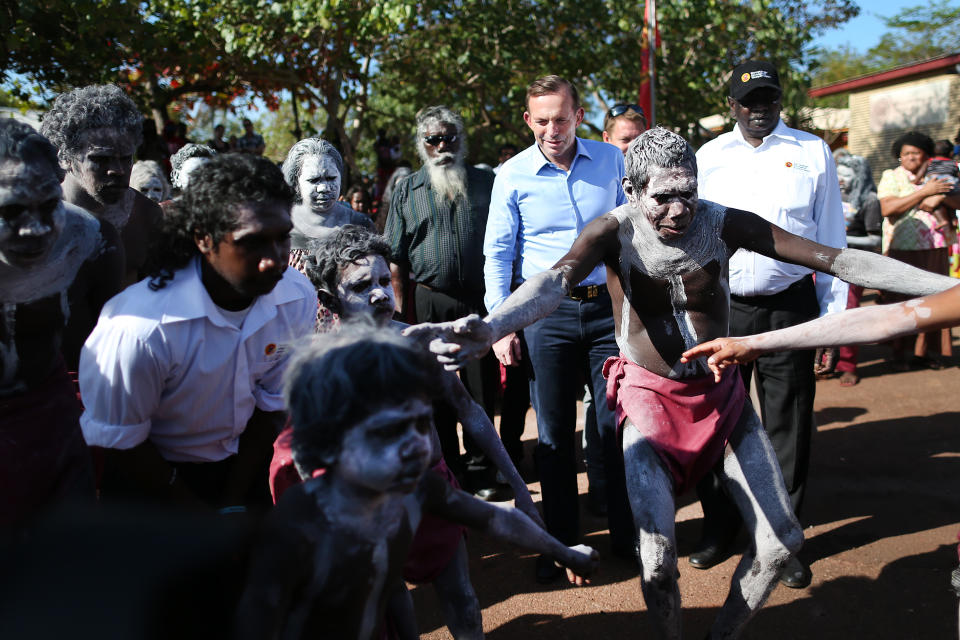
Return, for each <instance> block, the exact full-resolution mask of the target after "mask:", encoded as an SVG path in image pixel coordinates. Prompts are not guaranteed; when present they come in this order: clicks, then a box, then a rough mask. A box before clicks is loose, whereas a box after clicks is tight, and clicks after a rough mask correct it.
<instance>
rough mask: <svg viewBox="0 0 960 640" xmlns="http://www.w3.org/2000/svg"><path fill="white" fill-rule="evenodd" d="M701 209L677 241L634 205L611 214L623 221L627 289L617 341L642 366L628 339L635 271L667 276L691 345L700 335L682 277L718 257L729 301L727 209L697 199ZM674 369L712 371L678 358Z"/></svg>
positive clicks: (622, 266) (681, 372) (679, 321)
mask: <svg viewBox="0 0 960 640" xmlns="http://www.w3.org/2000/svg"><path fill="white" fill-rule="evenodd" d="M697 209H698V210H697V213H696V215H695V216H694V217H693V221H692V222H691V223H690V227H689V228H688V229H687V231H686V233H684V235H683V236H681V237H680V238H678V239H677V240H672V241H665V240H663V239H662V238H661V237H660V236H659V235H658V234H657V233H656V231H655V230H654V229H653V227H652V226H651V225H650V224H649V222H648V221H647V219H646V217H645V216H644V215H643V214H642V213H641V212H640V211H638V210H637V209H636V208H635V207H633V206H631V205H623V206H621V207H618V208H617V209H615V210H614V211H613V212H612V215H613V216H614V217H615V218H616V219H617V221H618V222H620V230H619V239H620V273H621V275H622V282H623V290H624V291H623V292H624V298H623V308H622V309H621V312H620V327H619V331H618V332H617V344H618V345H619V347H620V350H621V351H622V352H623V353H624V354H625V355H626V356H627V357H628V358H630V360H632V361H633V362H635V363H636V364H639V365H640V366H644V363H643V362H642V361H641V359H639V358H638V357H637V354H636V353H635V352H634V351H633V350H632V349H631V348H630V343H629V340H628V336H630V335H633V334H634V333H635V332H634V328H633V327H631V326H630V320H631V313H630V300H632V299H633V292H632V290H631V283H630V271H631V270H632V269H636V270H637V271H639V272H641V273H643V274H646V275H648V276H649V277H651V278H657V279H660V280H667V281H668V282H669V283H670V284H669V287H670V299H671V302H672V304H673V316H674V319H675V321H676V323H677V326H678V327H679V329H680V333H681V335H682V336H683V340H684V345H685V346H686V348H687V349H690V348H693V347H694V346H696V344H697V341H698V337H697V333H696V330H695V329H694V327H693V321H692V320H691V318H690V315H689V313H687V308H686V302H687V296H686V290H685V289H684V286H683V279H682V276H683V275H684V274H687V273H690V272H692V271H695V270H697V269H701V268H703V267H704V266H705V265H707V264H709V263H710V262H713V261H717V262H718V263H719V264H720V265H721V267H722V268H723V270H724V275H723V277H722V278H721V281H722V285H723V289H724V294H725V295H726V298H727V302H728V304H729V300H730V288H729V285H728V279H727V275H726V271H727V261H728V258H729V254H730V251H729V248H728V247H727V245H726V243H724V242H723V240H722V239H721V237H720V233H721V231H722V229H723V223H724V220H725V218H726V208H724V207H721V206H720V205H717V204H715V203H712V202H706V201H704V202H699V203H698V207H697ZM666 330H667V331H668V332H669V331H671V330H672V326H667V327H666ZM672 369H673V374H674V375H675V376H676V377H686V376H690V375H699V374H703V373H707V372H708V369H707V367H706V364H705V363H704V361H703V359H700V360H697V361H694V362H691V363H686V364H684V363H681V362H680V361H679V360H678V361H677V362H675V363H673V365H672ZM671 377H673V376H671Z"/></svg>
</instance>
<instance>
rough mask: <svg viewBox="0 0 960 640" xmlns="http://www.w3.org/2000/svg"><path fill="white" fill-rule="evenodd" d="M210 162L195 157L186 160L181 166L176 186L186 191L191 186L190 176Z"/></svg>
mask: <svg viewBox="0 0 960 640" xmlns="http://www.w3.org/2000/svg"><path fill="white" fill-rule="evenodd" d="M208 162H210V158H197V157H193V158H187V159H186V160H184V162H183V164H182V165H180V173H179V174H177V184H175V185H174V186H175V187H176V188H177V189H180V190H181V191H183V190H184V189H186V188H187V185H188V184H190V174H192V173H193V172H194V171H196V170H197V169H199V168H200V167H201V166H203V165H205V164H206V163H208Z"/></svg>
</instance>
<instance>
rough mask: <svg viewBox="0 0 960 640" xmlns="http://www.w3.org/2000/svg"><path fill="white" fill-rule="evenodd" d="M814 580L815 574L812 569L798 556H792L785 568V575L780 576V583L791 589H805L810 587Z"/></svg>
mask: <svg viewBox="0 0 960 640" xmlns="http://www.w3.org/2000/svg"><path fill="white" fill-rule="evenodd" d="M811 580H813V572H812V571H810V567H808V566H807V565H805V564H804V563H802V562H800V560H798V559H797V557H796V556H791V557H790V559H789V560H787V564H785V565H784V567H783V573H781V574H780V582H781V583H782V584H783V586H785V587H790V588H791V589H804V588H806V587H809V586H810V581H811Z"/></svg>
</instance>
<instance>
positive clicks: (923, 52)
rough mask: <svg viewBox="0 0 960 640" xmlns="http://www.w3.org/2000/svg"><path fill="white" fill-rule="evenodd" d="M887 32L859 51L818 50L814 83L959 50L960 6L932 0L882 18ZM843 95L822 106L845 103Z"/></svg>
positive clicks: (847, 47)
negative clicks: (874, 42) (863, 50)
mask: <svg viewBox="0 0 960 640" xmlns="http://www.w3.org/2000/svg"><path fill="white" fill-rule="evenodd" d="M883 21H884V23H885V25H886V27H887V31H886V32H885V33H883V34H882V35H881V36H880V39H879V41H878V42H877V44H875V45H874V46H872V47H870V48H869V49H867V50H866V52H860V51H858V50H857V49H855V48H854V47H853V46H851V45H850V44H847V45H844V46H841V47H836V48H831V49H826V50H824V51H820V52H818V54H817V55H816V57H815V60H814V73H813V86H815V87H822V86H824V85H828V84H831V83H834V82H839V81H841V80H847V79H849V78H854V77H857V76H861V75H865V74H868V73H873V72H875V71H882V70H884V69H889V68H892V67H897V66H900V65H904V64H909V63H911V62H916V61H918V60H924V59H926V58H933V57H935V56H939V55H942V54H945V53H950V52H953V51H957V50H960V44H958V43H960V5H958V4H957V3H956V2H955V1H953V0H931V2H928V3H926V4H922V5H916V6H913V7H907V8H905V9H902V10H901V11H899V12H898V13H897V14H895V15H893V16H890V17H887V18H884V19H883ZM846 100H847V99H846V96H829V97H827V98H823V99H821V100H820V101H819V104H822V105H824V106H846Z"/></svg>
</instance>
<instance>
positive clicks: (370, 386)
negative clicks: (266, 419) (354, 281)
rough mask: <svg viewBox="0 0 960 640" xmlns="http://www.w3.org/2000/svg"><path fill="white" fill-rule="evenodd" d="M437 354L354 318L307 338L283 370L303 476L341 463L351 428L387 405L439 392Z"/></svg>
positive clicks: (295, 451)
mask: <svg viewBox="0 0 960 640" xmlns="http://www.w3.org/2000/svg"><path fill="white" fill-rule="evenodd" d="M441 373H442V371H441V369H440V365H439V364H438V363H437V360H436V359H435V358H434V357H433V356H432V354H431V353H430V352H429V351H428V350H426V349H423V348H421V347H420V346H419V345H418V344H417V343H416V342H415V341H413V340H411V339H409V338H404V337H403V336H401V335H399V334H398V333H396V332H395V331H391V330H384V329H376V328H374V327H370V326H361V325H354V326H351V328H350V330H349V331H339V332H332V333H326V334H321V335H318V336H314V337H313V338H312V339H311V340H310V341H309V342H308V343H307V344H305V345H300V346H298V348H297V349H296V350H295V355H294V357H293V359H292V360H291V362H290V365H289V367H288V369H287V372H286V375H285V377H284V397H285V399H286V405H287V407H288V408H289V411H290V421H291V423H292V424H293V439H292V449H293V461H294V463H295V464H296V466H297V471H298V472H299V473H300V475H301V476H302V477H307V478H309V477H310V476H311V474H312V472H313V471H314V470H316V469H319V468H325V467H330V466H332V465H334V464H336V459H337V457H338V455H339V453H340V448H341V445H342V444H343V437H344V435H345V434H346V433H347V432H348V431H349V430H350V429H351V428H353V427H354V426H356V424H357V423H358V422H360V421H361V420H363V419H364V418H366V417H367V416H369V415H372V414H373V413H374V412H375V411H377V410H378V409H380V408H381V407H384V406H387V405H397V404H401V403H404V402H406V401H408V400H410V399H411V398H416V397H421V398H423V399H425V400H426V401H428V402H429V401H432V400H433V399H434V398H435V396H437V395H438V393H439V391H438V388H439V387H440V386H441V385H438V384H437V382H436V380H437V377H438V376H439V375H441Z"/></svg>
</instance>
